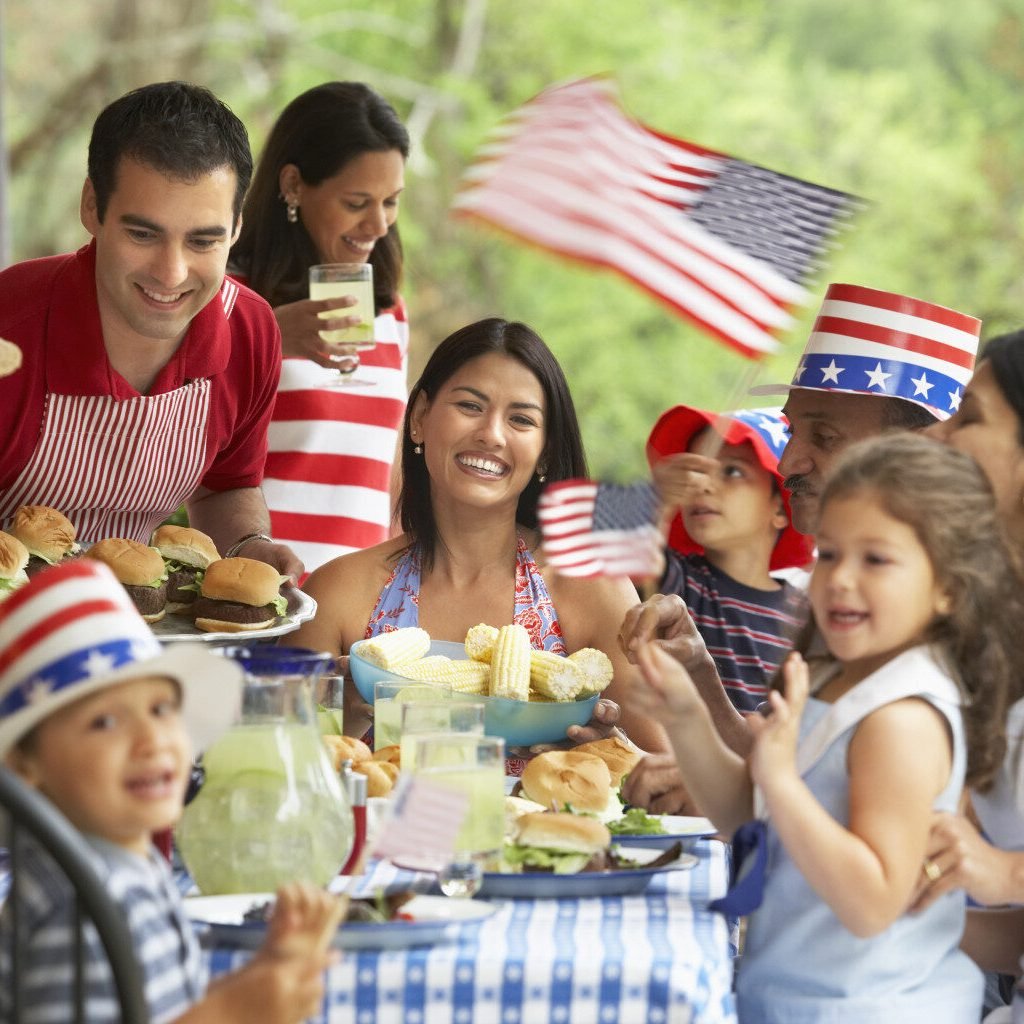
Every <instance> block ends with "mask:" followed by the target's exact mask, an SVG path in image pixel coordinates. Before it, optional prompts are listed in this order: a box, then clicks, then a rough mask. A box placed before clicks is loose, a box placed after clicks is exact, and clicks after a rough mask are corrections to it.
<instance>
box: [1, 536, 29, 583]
mask: <svg viewBox="0 0 1024 1024" xmlns="http://www.w3.org/2000/svg"><path fill="white" fill-rule="evenodd" d="M26 565H28V548H27V547H25V545H24V544H22V543H21V541H20V540H18V538H17V537H14V536H12V535H11V534H9V533H4V532H3V531H2V530H0V577H3V578H4V579H12V578H13V577H15V576H17V575H18V574H19V573H23V572H24V571H25V566H26Z"/></svg>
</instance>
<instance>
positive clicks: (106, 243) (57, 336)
mask: <svg viewBox="0 0 1024 1024" xmlns="http://www.w3.org/2000/svg"><path fill="white" fill-rule="evenodd" d="M251 173H252V156H251V153H250V150H249V141H248V137H247V135H246V131H245V127H244V126H243V125H242V123H241V121H239V119H238V118H237V117H235V115H234V114H233V113H232V112H231V111H230V110H229V109H228V108H227V107H226V106H225V105H224V104H223V103H221V102H220V101H219V100H218V99H217V98H216V97H215V96H213V94H212V93H210V92H208V91H207V90H206V89H202V88H199V87H197V86H193V85H188V84H185V83H181V82H165V83H158V84H154V85H148V86H144V87H143V88H141V89H136V90H134V91H133V92H130V93H128V94H127V95H126V96H123V97H122V98H121V99H119V100H116V101H115V102H114V103H112V104H111V105H110V106H109V107H107V108H106V109H105V110H104V111H103V112H102V113H101V114H100V116H99V117H98V118H97V120H96V123H95V125H94V126H93V133H92V138H91V140H90V143H89V176H88V178H87V179H86V181H85V186H84V188H83V190H82V201H81V218H82V223H83V224H84V226H85V228H86V230H87V231H88V232H89V234H91V235H92V236H93V240H92V241H91V242H90V243H89V244H88V245H86V246H84V247H83V248H82V249H80V250H78V252H75V253H70V254H66V255H63V256H55V257H48V258H46V259H40V260H30V261H28V262H25V263H21V264H17V265H15V266H13V267H10V268H8V269H7V270H5V271H3V272H2V273H0V337H3V338H6V339H8V340H10V341H13V342H15V343H16V344H17V345H18V346H19V347H20V348H21V350H22V354H23V359H24V364H23V366H22V368H21V371H20V372H19V373H17V374H15V375H14V376H13V377H9V378H6V379H5V380H2V381H0V436H2V437H3V438H4V444H3V446H2V447H0V525H2V526H6V525H7V523H8V522H9V521H10V519H11V517H12V515H13V514H14V512H15V510H16V509H17V508H18V507H19V506H20V505H29V504H32V505H49V506H51V507H53V508H57V509H60V511H62V512H63V513H64V514H65V515H66V516H67V517H68V518H69V519H70V520H71V521H72V522H73V523H74V524H75V527H76V529H77V531H78V536H79V540H81V541H82V542H83V543H85V544H89V543H92V542H94V541H97V540H100V539H101V538H103V537H113V536H117V537H131V538H133V539H135V540H140V541H143V542H147V541H148V540H149V537H150V535H151V533H152V531H153V529H154V528H155V527H156V526H157V525H158V524H159V523H160V522H161V521H162V520H163V519H164V518H166V517H167V516H168V515H169V514H170V513H172V512H173V511H175V509H177V508H178V507H179V506H180V505H181V503H182V502H184V503H185V504H186V506H187V508H188V513H189V519H190V522H191V524H192V525H193V526H195V527H196V528H197V529H200V530H202V531H204V532H205V533H207V534H209V535H210V536H211V537H212V538H213V539H214V541H215V542H216V543H217V546H218V548H219V549H220V550H221V551H222V552H224V553H225V554H244V555H245V556H246V557H250V558H258V559H261V560H263V561H266V562H269V563H270V564H272V565H274V566H276V567H277V568H278V570H279V571H280V572H282V573H284V574H286V575H291V576H294V577H296V578H298V576H299V575H300V574H301V572H302V564H301V562H300V561H299V560H298V558H297V557H296V556H295V554H294V553H293V552H292V551H291V549H290V548H288V547H286V546H284V545H280V544H275V543H274V542H273V541H272V540H271V539H270V537H269V523H270V519H269V516H268V514H267V508H266V503H265V502H264V500H263V494H262V491H261V490H260V481H261V479H262V475H263V463H264V459H265V457H266V451H267V424H268V422H269V419H270V413H271V408H272V406H273V402H274V396H275V390H276V387H277V380H278V376H279V373H280V365H281V345H280V338H279V335H278V328H277V324H276V321H275V320H274V316H273V313H272V312H271V310H270V307H269V306H268V305H267V304H266V303H265V302H264V301H263V300H262V299H261V298H259V297H258V296H257V295H256V294H255V293H253V292H251V291H249V290H248V289H246V288H243V287H240V286H239V285H238V284H237V283H235V282H234V281H231V280H230V279H228V278H226V277H225V269H226V266H227V257H228V251H229V249H230V248H231V244H232V242H233V241H234V239H235V238H236V237H237V235H238V229H239V226H240V219H239V215H240V210H241V204H242V198H243V196H244V194H245V190H246V188H247V187H248V184H249V178H250V176H251Z"/></svg>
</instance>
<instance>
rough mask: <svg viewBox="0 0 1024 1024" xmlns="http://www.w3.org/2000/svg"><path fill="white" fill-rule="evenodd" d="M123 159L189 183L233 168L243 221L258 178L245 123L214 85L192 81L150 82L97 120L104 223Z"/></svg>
mask: <svg viewBox="0 0 1024 1024" xmlns="http://www.w3.org/2000/svg"><path fill="white" fill-rule="evenodd" d="M122 159H129V160H135V161H137V162H138V163H140V164H145V165H146V166H147V167H152V168H153V169H154V170H157V171H159V172H160V173H161V174H165V175H167V177H169V178H173V179H175V180H178V181H184V182H193V181H196V180H198V179H199V178H200V177H202V176H203V175H206V174H210V173H212V172H213V171H215V170H218V169H219V168H221V167H229V168H231V170H233V171H234V172H235V178H236V184H235V198H234V203H233V210H234V219H235V222H236V223H237V221H238V217H239V214H240V213H241V211H242V200H243V198H244V197H245V192H246V189H247V188H248V187H249V179H250V178H251V177H252V151H251V150H250V149H249V136H248V134H247V133H246V130H245V125H243V124H242V122H241V121H240V120H239V119H238V118H237V117H236V116H235V115H234V114H233V113H232V112H231V110H230V109H228V107H227V106H226V105H225V104H224V103H222V102H221V101H220V100H219V99H217V97H216V96H214V95H213V93H212V92H210V90H209V89H204V88H202V86H198V85H192V84H190V83H188V82H156V83H154V84H153V85H144V86H142V87H141V88H139V89H133V90H132V91H131V92H129V93H126V94H125V95H124V96H122V97H121V98H120V99H117V100H114V102H113V103H111V104H110V106H108V107H107V108H106V109H105V110H103V111H102V113H101V114H100V116H99V117H97V118H96V123H95V124H94V125H93V128H92V138H91V139H90V140H89V180H90V181H91V182H92V187H93V190H94V191H95V193H96V215H97V217H98V218H99V220H100V221H101V222H102V221H103V218H104V217H105V216H106V212H107V204H108V203H109V202H110V197H111V195H112V194H113V192H114V189H115V188H116V187H117V169H118V165H119V164H120V162H121V160H122Z"/></svg>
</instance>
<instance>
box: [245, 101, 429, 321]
mask: <svg viewBox="0 0 1024 1024" xmlns="http://www.w3.org/2000/svg"><path fill="white" fill-rule="evenodd" d="M389 150H397V151H398V152H399V153H401V154H402V158H403V159H405V158H407V157H408V156H409V133H408V132H407V131H406V130H405V127H404V126H403V124H402V122H401V121H400V120H399V119H398V115H397V114H396V113H395V111H394V109H393V108H392V107H391V106H390V104H388V102H387V101H386V100H384V99H383V98H382V97H380V96H378V95H377V93H375V92H374V91H373V90H372V89H371V88H370V87H369V86H366V85H363V84H362V83H361V82H325V83H324V84H323V85H318V86H316V87H314V88H312V89H309V90H308V91H307V92H304V93H302V94H301V95H300V96H297V97H296V98H295V99H294V100H292V101H291V103H289V104H288V106H287V107H285V108H284V110H283V111H282V112H281V116H280V117H278V119H277V121H276V123H275V124H274V127H273V128H272V129H271V131H270V135H269V136H268V137H267V142H266V145H265V146H264V147H263V154H262V156H261V157H260V160H259V163H258V165H257V167H256V173H255V174H254V175H253V179H252V187H251V188H250V189H249V193H248V195H247V196H246V197H245V203H244V205H243V207H242V231H241V234H240V235H239V237H238V241H237V242H236V243H235V244H234V246H233V247H232V249H231V258H230V265H231V266H232V267H234V268H237V269H238V271H239V272H240V273H242V274H244V275H245V276H246V278H247V279H248V283H249V287H250V288H252V289H253V290H254V291H256V292H258V293H259V294H260V295H262V296H263V297H264V298H265V299H266V300H267V301H268V302H269V303H270V304H271V306H279V305H281V304H282V303H286V302H297V301H298V300H299V299H304V298H307V297H308V295H309V285H308V277H307V274H308V271H309V268H310V267H311V266H313V265H314V264H316V263H319V262H320V260H321V257H320V253H318V252H317V250H316V246H315V245H314V244H313V240H312V239H311V238H310V237H309V233H308V232H307V231H306V229H305V227H303V225H302V222H301V219H300V221H299V222H298V223H296V224H290V223H289V222H288V218H287V216H286V207H285V203H284V201H283V200H282V198H281V195H280V193H281V186H280V182H279V180H278V179H279V177H280V174H281V168H282V167H284V166H285V165H286V164H295V166H296V167H298V169H299V173H300V174H301V175H302V180H303V181H304V182H305V183H306V184H307V185H319V184H320V183H321V182H323V181H326V180H327V179H328V178H332V177H334V175H336V174H338V173H339V172H340V171H341V169H342V168H343V167H344V166H345V165H346V164H347V163H349V162H350V161H352V160H355V159H356V158H357V157H360V156H362V155H363V154H364V153H380V152H387V151H389ZM370 263H371V264H372V265H373V286H374V292H375V295H374V298H375V301H376V306H377V311H378V312H379V311H380V310H381V309H385V308H387V307H388V306H391V305H393V304H394V302H395V300H396V295H397V292H398V286H399V284H400V282H401V278H402V242H401V239H400V237H399V234H398V226H397V224H392V225H391V227H390V228H389V229H388V233H387V234H386V235H385V236H384V237H383V238H381V239H379V240H378V241H377V244H376V245H375V246H374V247H373V252H372V253H371V254H370Z"/></svg>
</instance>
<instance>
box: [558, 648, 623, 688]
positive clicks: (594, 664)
mask: <svg viewBox="0 0 1024 1024" xmlns="http://www.w3.org/2000/svg"><path fill="white" fill-rule="evenodd" d="M568 660H569V661H571V662H573V664H575V665H576V666H578V667H579V669H580V671H581V673H582V676H583V684H582V686H581V687H580V690H579V692H578V693H577V695H576V696H577V697H585V696H590V695H592V694H595V693H600V692H601V691H602V690H603V689H604V688H605V687H606V686H607V685H608V684H609V683H610V682H611V681H612V675H613V674H614V672H613V669H612V661H611V658H609V657H608V655H607V654H605V653H604V651H599V650H597V649H596V648H594V647H583V648H581V649H580V650H578V651H574V652H573V653H572V654H570V655H569V658H568Z"/></svg>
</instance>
